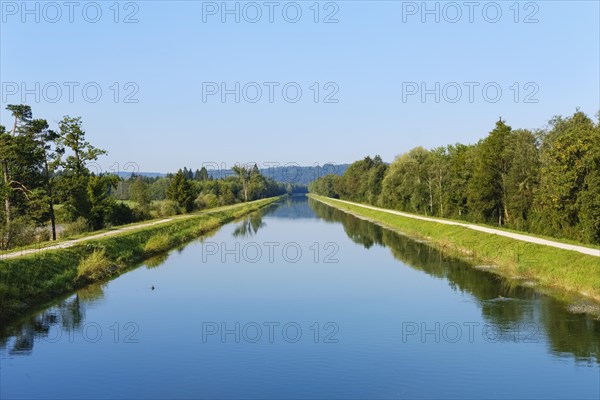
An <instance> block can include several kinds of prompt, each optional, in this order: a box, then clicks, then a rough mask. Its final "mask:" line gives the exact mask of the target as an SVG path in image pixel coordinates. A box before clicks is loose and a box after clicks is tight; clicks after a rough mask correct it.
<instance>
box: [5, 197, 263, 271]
mask: <svg viewBox="0 0 600 400" xmlns="http://www.w3.org/2000/svg"><path fill="white" fill-rule="evenodd" d="M256 201H260V200H256ZM251 203H253V202H248V203H240V204H251ZM236 206H237V204H233V205H227V206H221V207H215V208H211V209H207V210H204V211H200V212H196V213H193V214H184V215H178V216H175V217H173V218H165V219H161V220H158V221H152V222H146V223H142V224H136V225H131V226H125V227H123V228H118V229H115V230H112V231H108V232H103V233H97V234H95V235H90V236H85V237H82V238H79V239H72V240H65V241H64V242H60V243H57V244H53V245H49V246H45V247H39V248H36V249H27V250H17V251H14V252H11V253H5V254H0V261H2V260H7V259H9V258H16V257H21V256H26V255H29V254H36V253H40V252H42V251H47V250H57V249H66V248H69V247H72V246H75V245H76V244H78V243H81V242H86V241H88V240H94V239H100V238H104V237H107V236H114V235H118V234H120V233H123V232H127V231H133V230H136V229H140V228H146V227H149V226H154V225H159V224H164V223H165V222H169V221H173V220H176V219H186V218H192V217H197V216H198V215H199V214H210V213H215V212H219V211H225V210H228V209H231V208H235V207H236Z"/></svg>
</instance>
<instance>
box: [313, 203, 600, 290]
mask: <svg viewBox="0 0 600 400" xmlns="http://www.w3.org/2000/svg"><path fill="white" fill-rule="evenodd" d="M310 196H311V197H312V198H314V199H315V200H318V201H320V202H323V203H325V204H328V205H330V206H332V207H335V208H337V209H340V210H342V211H345V212H348V213H351V214H353V215H356V216H357V217H360V218H365V219H369V220H372V221H373V222H376V223H379V224H381V225H383V226H386V227H388V228H391V229H394V230H396V231H399V232H401V233H403V234H406V235H408V236H411V237H414V238H418V239H423V240H426V241H428V242H430V243H431V244H433V245H435V246H436V247H438V248H439V249H440V250H442V251H444V252H450V253H452V254H454V255H458V256H460V257H462V258H467V259H469V260H470V261H471V262H472V263H473V264H474V265H485V266H488V267H489V269H490V270H493V271H495V272H497V273H499V274H501V275H503V276H507V277H509V278H518V279H527V280H531V281H535V282H536V283H537V284H538V285H540V286H541V287H544V288H549V289H552V290H553V291H556V290H558V291H562V292H565V293H570V294H575V295H577V296H585V297H587V298H590V299H592V300H594V301H597V302H600V258H599V257H594V256H590V255H586V254H581V253H577V252H573V251H569V250H563V249H558V248H553V247H549V246H544V245H540V244H535V243H527V242H522V241H519V240H515V239H511V238H507V237H503V236H498V235H494V234H488V233H484V232H478V231H474V230H472V229H469V228H465V227H461V226H453V225H444V224H439V223H436V222H430V221H422V220H416V219H411V218H407V217H403V216H400V215H395V214H390V213H386V212H384V211H377V210H371V209H367V208H364V207H360V206H357V205H352V204H347V203H343V202H340V201H337V200H335V199H331V198H327V197H322V196H316V195H310Z"/></svg>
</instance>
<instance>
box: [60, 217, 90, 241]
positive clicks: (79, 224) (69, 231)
mask: <svg viewBox="0 0 600 400" xmlns="http://www.w3.org/2000/svg"><path fill="white" fill-rule="evenodd" d="M89 231H90V224H89V223H88V221H87V220H86V219H85V218H83V217H79V218H77V219H76V220H75V221H73V222H71V223H70V224H67V226H66V227H65V229H64V230H63V231H62V233H61V237H69V236H75V235H81V234H82V233H85V232H89Z"/></svg>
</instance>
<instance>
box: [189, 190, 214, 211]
mask: <svg viewBox="0 0 600 400" xmlns="http://www.w3.org/2000/svg"><path fill="white" fill-rule="evenodd" d="M194 204H195V205H196V207H197V208H198V209H199V210H201V209H204V208H214V207H216V206H218V205H219V198H218V197H217V195H215V194H213V193H207V194H201V195H200V196H198V198H196V200H195V201H194Z"/></svg>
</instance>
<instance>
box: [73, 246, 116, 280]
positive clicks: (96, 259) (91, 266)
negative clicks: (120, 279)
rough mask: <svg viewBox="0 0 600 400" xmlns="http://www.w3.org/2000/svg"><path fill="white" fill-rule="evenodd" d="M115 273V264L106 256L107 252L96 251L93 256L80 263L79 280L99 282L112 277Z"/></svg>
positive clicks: (78, 269)
mask: <svg viewBox="0 0 600 400" xmlns="http://www.w3.org/2000/svg"><path fill="white" fill-rule="evenodd" d="M113 272H114V270H113V264H112V262H111V261H110V259H109V258H108V257H107V256H106V252H105V250H94V251H93V252H92V254H90V255H89V256H88V257H86V258H84V259H83V260H81V262H80V263H79V266H78V267H77V278H78V279H82V278H83V279H85V280H88V281H97V280H99V279H102V278H106V277H108V276H110V275H111V274H112V273H113Z"/></svg>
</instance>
